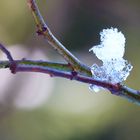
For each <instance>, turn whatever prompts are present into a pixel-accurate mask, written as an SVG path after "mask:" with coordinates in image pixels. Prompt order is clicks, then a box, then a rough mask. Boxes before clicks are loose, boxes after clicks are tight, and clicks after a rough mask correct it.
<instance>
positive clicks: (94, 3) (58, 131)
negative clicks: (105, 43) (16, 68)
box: [0, 0, 140, 140]
mask: <svg viewBox="0 0 140 140" xmlns="http://www.w3.org/2000/svg"><path fill="white" fill-rule="evenodd" d="M37 2H38V5H39V7H40V10H41V12H42V14H43V16H44V19H45V20H46V22H47V24H48V25H49V27H50V28H51V30H52V32H53V33H54V34H55V35H56V37H57V38H58V39H59V40H60V41H61V42H62V43H63V44H64V45H65V46H66V47H67V48H68V49H69V50H70V51H72V52H73V53H74V54H75V55H76V56H77V57H78V58H79V59H80V60H81V61H83V62H84V63H86V64H87V65H89V66H91V65H92V64H93V63H100V62H99V61H98V60H97V58H95V56H94V55H93V54H92V53H89V52H88V50H89V49H90V48H91V47H92V46H93V45H97V44H99V32H100V31H101V30H102V29H104V28H110V27H117V28H118V29H119V30H121V31H122V32H123V33H124V35H125V37H126V53H125V58H126V59H127V60H129V61H130V62H131V63H132V65H133V66H134V68H133V71H132V72H131V75H130V76H129V78H128V79H127V81H126V82H125V84H127V85H128V86H130V87H133V88H135V89H140V86H139V85H140V72H139V71H140V64H139V63H140V62H139V60H140V56H139V52H140V47H139V46H140V14H139V13H140V8H139V7H140V1H139V0H133V1H132V0H37ZM35 31H36V29H35V25H34V21H33V19H32V16H31V13H30V11H29V9H28V7H27V1H26V0H11V1H9V0H0V42H1V43H3V44H4V45H5V46H7V48H8V49H9V50H10V51H11V53H12V54H13V56H14V58H17V59H21V58H30V59H37V60H50V61H55V62H59V61H60V62H62V61H63V59H62V58H61V56H59V55H58V54H57V53H56V52H55V51H54V50H53V49H52V48H51V46H50V45H49V44H47V42H46V41H45V40H44V39H43V38H42V37H38V36H37V35H36V33H35ZM0 57H1V59H6V58H5V56H3V54H2V53H1V56H0ZM139 130H140V106H138V105H135V104H133V103H130V102H128V101H127V100H125V99H122V98H120V97H116V96H113V95H111V94H110V93H109V92H108V91H101V92H99V93H94V92H93V91H90V90H89V85H86V84H83V83H78V82H75V81H69V80H65V79H61V78H54V79H52V78H50V77H49V76H47V75H45V74H39V73H35V74H34V73H18V74H16V75H12V74H11V73H10V72H9V70H5V69H3V70H0V139H1V140H122V139H123V140H139V139H140V133H139Z"/></svg>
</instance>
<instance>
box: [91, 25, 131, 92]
mask: <svg viewBox="0 0 140 140" xmlns="http://www.w3.org/2000/svg"><path fill="white" fill-rule="evenodd" d="M100 36H101V37H100V40H101V43H100V44H99V45H96V46H93V47H92V48H91V49H90V50H89V51H93V53H94V54H95V55H96V56H97V58H98V59H100V60H101V61H102V66H98V65H97V64H93V65H92V66H91V72H92V75H93V77H94V78H96V79H98V80H102V81H106V82H110V83H112V84H115V83H120V82H122V81H124V80H126V78H127V77H128V76H129V74H130V71H131V70H132V68H133V66H132V65H131V64H130V63H129V62H128V61H127V60H125V59H124V58H123V56H124V52H125V37H124V35H123V34H122V33H121V32H119V31H118V29H117V28H110V29H103V31H102V32H100ZM90 88H91V89H93V90H94V89H95V91H98V90H97V89H98V88H99V87H97V86H95V85H91V86H90Z"/></svg>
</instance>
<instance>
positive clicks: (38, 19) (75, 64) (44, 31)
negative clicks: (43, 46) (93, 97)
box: [28, 0, 92, 76]
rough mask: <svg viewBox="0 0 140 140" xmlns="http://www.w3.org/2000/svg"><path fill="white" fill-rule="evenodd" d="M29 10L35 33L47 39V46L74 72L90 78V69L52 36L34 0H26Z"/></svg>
mask: <svg viewBox="0 0 140 140" xmlns="http://www.w3.org/2000/svg"><path fill="white" fill-rule="evenodd" d="M28 5H29V8H30V9H31V12H32V15H33V18H34V20H35V23H36V26H37V29H38V31H37V33H38V34H39V35H42V36H44V37H45V39H47V41H48V42H49V44H51V45H52V47H53V48H54V49H55V50H56V51H57V52H58V53H59V54H60V55H61V56H63V58H64V59H65V60H66V61H67V62H68V63H69V64H70V65H71V67H72V68H73V69H74V71H77V72H80V73H83V74H85V75H87V76H92V74H91V71H90V67H88V66H86V65H85V64H83V63H82V62H80V61H79V60H78V59H77V58H76V57H75V56H74V55H73V54H72V53H71V52H69V51H68V50H67V49H66V48H65V47H64V46H63V45H62V44H61V43H60V42H59V41H58V40H57V38H56V37H55V36H54V35H53V34H52V32H51V31H50V29H49V27H48V26H47V24H46V23H45V21H44V19H43V17H42V15H41V13H40V11H39V8H38V6H37V4H36V2H35V0H28Z"/></svg>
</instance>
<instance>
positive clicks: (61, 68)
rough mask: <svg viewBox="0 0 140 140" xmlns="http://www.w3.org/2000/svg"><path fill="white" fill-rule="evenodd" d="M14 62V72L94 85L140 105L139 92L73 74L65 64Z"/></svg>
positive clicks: (1, 65)
mask: <svg viewBox="0 0 140 140" xmlns="http://www.w3.org/2000/svg"><path fill="white" fill-rule="evenodd" d="M14 62H15V63H16V66H17V67H16V71H15V72H40V73H45V74H49V75H50V76H51V77H62V78H66V79H70V80H76V81H79V82H83V83H87V84H94V85H97V86H100V87H103V88H106V89H108V90H109V91H110V92H111V93H112V94H113V95H117V96H120V97H124V98H126V99H129V101H131V102H134V103H136V104H139V105H140V91H137V90H134V89H131V88H129V87H127V86H125V85H121V84H111V83H108V82H105V81H101V80H97V79H93V78H91V77H87V76H83V75H80V74H77V73H73V71H72V69H71V68H70V67H69V66H68V65H67V64H63V63H51V62H46V61H33V60H24V59H23V60H15V61H14ZM0 68H10V62H9V61H0Z"/></svg>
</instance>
